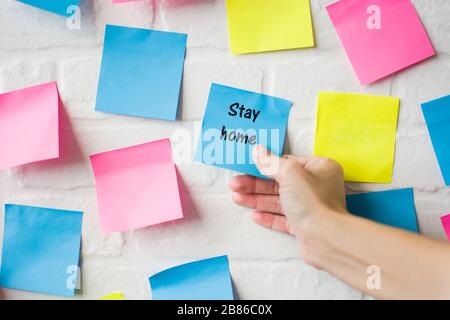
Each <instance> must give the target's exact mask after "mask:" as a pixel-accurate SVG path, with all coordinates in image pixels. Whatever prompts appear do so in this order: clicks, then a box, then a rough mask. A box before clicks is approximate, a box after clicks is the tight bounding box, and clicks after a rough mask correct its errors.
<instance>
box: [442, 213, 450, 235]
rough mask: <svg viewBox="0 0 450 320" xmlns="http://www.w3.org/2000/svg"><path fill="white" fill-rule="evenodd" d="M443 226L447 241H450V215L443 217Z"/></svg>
mask: <svg viewBox="0 0 450 320" xmlns="http://www.w3.org/2000/svg"><path fill="white" fill-rule="evenodd" d="M441 221H442V225H443V226H444V230H445V234H446V235H447V239H448V240H449V241H450V214H448V215H446V216H443V217H441Z"/></svg>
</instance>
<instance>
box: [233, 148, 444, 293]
mask: <svg viewBox="0 0 450 320" xmlns="http://www.w3.org/2000/svg"><path fill="white" fill-rule="evenodd" d="M253 158H254V161H255V164H256V166H257V167H258V169H259V171H260V172H261V173H262V174H263V175H266V176H268V177H271V178H272V179H273V180H266V179H260V178H256V177H253V176H248V175H244V176H236V177H234V178H233V179H232V180H231V181H230V189H231V190H232V191H233V200H234V201H235V202H236V203H237V204H240V205H242V206H245V207H249V208H252V209H254V210H255V211H254V212H253V215H252V218H253V221H254V222H256V223H257V224H259V225H261V226H264V227H266V228H270V229H273V230H275V231H279V232H284V233H289V234H291V235H293V236H295V238H296V239H297V242H298V245H299V251H300V256H301V258H302V259H303V260H304V261H305V262H306V263H307V264H309V265H312V266H313V267H315V268H318V269H321V270H324V271H327V272H328V273H330V274H332V275H334V276H335V277H337V278H339V279H341V280H343V281H344V282H346V283H347V284H349V285H350V286H352V287H354V288H355V289H358V290H360V291H362V292H364V293H366V294H368V295H371V296H373V297H375V298H379V299H450V244H449V243H448V242H445V241H438V240H434V239H430V238H427V237H425V236H421V235H417V234H414V233H410V232H407V231H403V230H401V229H396V228H392V227H389V226H385V225H381V224H378V223H375V222H372V221H369V220H366V219H363V218H360V217H356V216H354V215H351V214H349V212H348V211H347V209H346V203H345V186H344V178H343V170H342V168H341V166H340V165H339V164H337V163H336V162H335V161H333V160H330V159H326V158H318V157H300V156H290V155H289V156H284V157H282V158H279V157H277V156H276V155H273V154H271V153H270V152H268V151H267V150H266V149H265V148H264V147H263V146H257V147H255V148H254V153H253ZM373 265H375V266H377V267H378V268H379V270H380V271H381V273H380V280H381V281H380V284H381V286H380V288H369V286H368V285H367V279H368V277H369V276H370V275H369V274H368V272H367V271H368V267H369V266H373Z"/></svg>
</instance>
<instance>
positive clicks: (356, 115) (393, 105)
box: [314, 92, 400, 183]
mask: <svg viewBox="0 0 450 320" xmlns="http://www.w3.org/2000/svg"><path fill="white" fill-rule="evenodd" d="M318 99H319V102H318V108H317V126H316V140H315V146H314V155H316V156H322V157H327V158H331V159H334V160H336V161H337V162H339V163H340V164H341V165H342V167H343V168H344V178H345V180H347V181H357V182H376V183H390V182H391V181H392V170H393V166H394V153H395V139H396V131H397V118H398V111H399V103H400V100H399V99H398V98H394V97H382V96H371V95H364V94H350V93H335V92H320V93H319V98H318Z"/></svg>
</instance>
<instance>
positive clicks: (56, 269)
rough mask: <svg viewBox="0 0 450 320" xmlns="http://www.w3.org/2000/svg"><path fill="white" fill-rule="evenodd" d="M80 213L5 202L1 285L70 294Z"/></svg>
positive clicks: (75, 270)
mask: <svg viewBox="0 0 450 320" xmlns="http://www.w3.org/2000/svg"><path fill="white" fill-rule="evenodd" d="M82 216H83V214H82V212H79V211H67V210H58V209H49V208H40V207H32V206H24V205H15V204H6V205H5V224H4V233H3V251H2V264H1V271H0V287H3V288H10V289H17V290H26V291H33V292H40V293H47V294H52V295H59V296H73V295H74V293H75V288H76V284H77V277H78V269H79V267H78V265H79V257H80V245H81V228H82Z"/></svg>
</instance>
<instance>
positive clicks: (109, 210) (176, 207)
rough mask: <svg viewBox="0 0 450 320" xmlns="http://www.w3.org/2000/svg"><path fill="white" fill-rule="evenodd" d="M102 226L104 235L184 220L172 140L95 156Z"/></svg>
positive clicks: (92, 162)
mask: <svg viewBox="0 0 450 320" xmlns="http://www.w3.org/2000/svg"><path fill="white" fill-rule="evenodd" d="M90 158H91V165H92V168H93V170H94V176H95V184H96V190H97V203H98V210H99V217H100V226H101V229H102V230H103V232H104V233H105V234H109V233H112V232H122V231H129V230H132V229H138V228H144V227H147V226H151V225H155V224H159V223H163V222H167V221H171V220H176V219H181V218H182V217H183V210H182V207H181V199H180V190H179V187H178V177H177V172H176V168H175V164H174V162H173V159H172V149H171V146H170V140H169V139H162V140H157V141H152V142H148V143H144V144H139V145H135V146H131V147H127V148H122V149H117V150H112V151H107V152H103V153H99V154H95V155H92V156H91V157H90Z"/></svg>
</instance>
